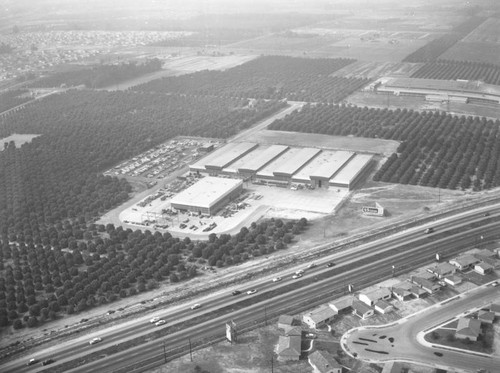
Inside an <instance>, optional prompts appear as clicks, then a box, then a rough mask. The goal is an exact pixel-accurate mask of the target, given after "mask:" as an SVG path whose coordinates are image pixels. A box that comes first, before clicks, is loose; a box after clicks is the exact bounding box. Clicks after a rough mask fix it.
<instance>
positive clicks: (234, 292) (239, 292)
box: [231, 290, 241, 295]
mask: <svg viewBox="0 0 500 373" xmlns="http://www.w3.org/2000/svg"><path fill="white" fill-rule="evenodd" d="M231 294H233V295H240V294H241V291H239V290H235V291H233V292H232V293H231Z"/></svg>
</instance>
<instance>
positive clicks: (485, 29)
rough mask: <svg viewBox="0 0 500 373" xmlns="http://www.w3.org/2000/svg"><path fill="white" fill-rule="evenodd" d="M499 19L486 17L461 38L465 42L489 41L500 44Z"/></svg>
mask: <svg viewBox="0 0 500 373" xmlns="http://www.w3.org/2000/svg"><path fill="white" fill-rule="evenodd" d="M499 29H500V19H498V18H488V19H487V20H486V21H484V22H483V23H482V24H481V25H479V26H478V27H476V29H475V30H474V31H472V32H471V33H470V34H469V35H467V36H466V37H465V38H463V39H462V41H463V42H466V43H491V44H497V45H498V44H500V36H499V35H498V30H499Z"/></svg>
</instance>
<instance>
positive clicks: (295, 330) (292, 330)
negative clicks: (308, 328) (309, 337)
mask: <svg viewBox="0 0 500 373" xmlns="http://www.w3.org/2000/svg"><path fill="white" fill-rule="evenodd" d="M294 335H295V336H299V337H302V328H301V327H300V326H291V327H289V328H288V329H287V330H285V336H286V337H291V336H294Z"/></svg>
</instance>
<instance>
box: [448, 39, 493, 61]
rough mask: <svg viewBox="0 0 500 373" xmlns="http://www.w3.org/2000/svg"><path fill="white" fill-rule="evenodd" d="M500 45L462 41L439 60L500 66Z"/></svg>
mask: <svg viewBox="0 0 500 373" xmlns="http://www.w3.org/2000/svg"><path fill="white" fill-rule="evenodd" d="M499 56H500V44H498V43H497V44H493V43H478V42H474V43H471V42H466V41H460V42H458V43H456V44H455V45H454V46H453V47H452V48H450V49H448V50H447V51H446V52H445V53H443V54H442V55H441V56H440V57H439V58H440V59H446V60H457V61H474V62H486V63H493V64H499V63H500V60H499Z"/></svg>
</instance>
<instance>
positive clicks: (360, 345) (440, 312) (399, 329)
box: [343, 286, 500, 373]
mask: <svg viewBox="0 0 500 373" xmlns="http://www.w3.org/2000/svg"><path fill="white" fill-rule="evenodd" d="M499 298H500V289H499V288H498V287H492V286H483V287H481V288H476V289H474V290H473V291H471V292H469V293H468V294H467V295H465V294H463V295H462V296H460V297H459V298H457V299H454V300H452V301H448V302H444V303H439V304H437V305H435V306H433V307H431V308H427V309H425V310H424V311H423V312H420V313H418V314H415V315H412V316H409V317H408V318H405V319H402V320H400V322H399V323H398V324H396V325H391V326H385V327H366V328H358V329H353V330H350V331H349V332H348V333H346V334H345V335H344V336H343V340H344V341H345V343H344V345H346V346H347V350H348V351H349V353H350V354H354V353H356V354H357V358H361V359H364V360H368V361H373V362H382V361H391V360H406V361H416V362H419V363H420V364H424V365H429V366H433V367H437V368H442V369H445V370H446V369H448V368H449V367H451V368H454V369H461V370H468V371H476V370H477V369H480V368H482V369H487V370H489V371H490V372H491V373H498V372H500V356H498V355H497V356H491V357H484V356H479V355H477V354H472V353H464V352H458V351H452V350H451V349H444V348H442V347H439V346H435V347H433V345H431V344H421V343H420V342H419V341H418V339H419V338H417V336H418V334H419V333H420V332H422V331H425V330H427V329H429V328H432V327H434V326H437V325H441V324H443V323H446V322H447V321H449V320H450V319H452V318H454V317H456V316H457V315H459V314H461V313H464V312H466V311H469V310H472V309H475V308H478V307H482V306H485V305H488V304H491V302H492V301H493V300H495V299H496V300H497V301H498V299H499ZM436 352H437V353H438V355H439V354H442V356H438V355H436V354H435V353H436Z"/></svg>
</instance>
